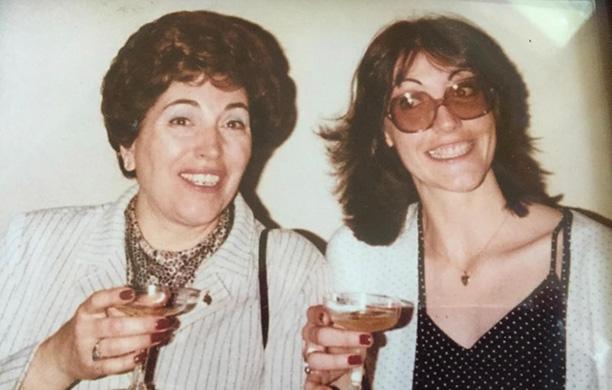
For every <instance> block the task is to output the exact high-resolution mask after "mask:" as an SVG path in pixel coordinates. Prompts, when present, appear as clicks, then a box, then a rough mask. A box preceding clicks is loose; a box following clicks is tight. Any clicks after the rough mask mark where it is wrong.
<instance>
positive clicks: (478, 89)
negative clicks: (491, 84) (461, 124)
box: [444, 79, 492, 119]
mask: <svg viewBox="0 0 612 390" xmlns="http://www.w3.org/2000/svg"><path fill="white" fill-rule="evenodd" d="M444 100H445V105H446V107H447V108H448V109H449V111H450V112H452V113H453V114H454V115H456V116H457V117H459V118H461V119H474V118H478V117H480V116H483V115H484V114H486V113H487V112H489V110H490V109H491V100H492V99H491V98H490V96H489V94H487V92H485V89H484V88H483V87H482V85H480V83H479V82H478V81H477V80H476V79H468V80H464V81H461V82H459V83H457V84H455V85H453V86H452V87H450V88H449V89H448V90H447V91H446V94H445V98H444Z"/></svg>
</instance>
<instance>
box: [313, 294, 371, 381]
mask: <svg viewBox="0 0 612 390" xmlns="http://www.w3.org/2000/svg"><path fill="white" fill-rule="evenodd" d="M307 316H308V322H307V323H306V325H305V326H304V328H303V329H302V338H303V339H304V351H303V355H304V362H305V367H306V368H305V370H306V374H307V376H306V383H305V385H304V389H305V390H329V389H334V387H333V386H332V383H334V382H335V381H336V380H338V379H339V378H340V377H342V376H343V375H344V374H346V373H348V372H349V370H350V369H351V368H355V367H359V366H360V365H361V364H362V363H363V361H364V360H365V355H366V350H367V347H369V346H370V345H371V344H372V335H371V334H369V333H362V332H353V331H349V330H343V329H337V328H333V327H332V321H331V317H330V315H329V313H328V311H327V309H326V308H325V307H324V306H322V305H317V306H311V307H309V308H308V313H307Z"/></svg>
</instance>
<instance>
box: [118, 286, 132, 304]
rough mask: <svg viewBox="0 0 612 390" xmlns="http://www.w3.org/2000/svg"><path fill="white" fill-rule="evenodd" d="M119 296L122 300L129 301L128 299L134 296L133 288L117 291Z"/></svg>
mask: <svg viewBox="0 0 612 390" xmlns="http://www.w3.org/2000/svg"><path fill="white" fill-rule="evenodd" d="M119 298H121V299H123V300H124V301H129V300H130V299H132V298H134V290H132V289H129V290H123V291H121V292H120V293H119Z"/></svg>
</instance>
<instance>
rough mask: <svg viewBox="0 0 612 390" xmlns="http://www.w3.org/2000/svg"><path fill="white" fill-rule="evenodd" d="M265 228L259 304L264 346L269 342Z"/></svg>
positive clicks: (261, 246) (260, 254) (261, 243)
mask: <svg viewBox="0 0 612 390" xmlns="http://www.w3.org/2000/svg"><path fill="white" fill-rule="evenodd" d="M269 231H270V230H269V229H264V230H263V231H262V232H261V235H260V236H259V304H260V309H261V337H262V342H263V347H264V349H266V345H267V344H268V320H269V309H268V272H267V270H266V249H267V247H268V232H269Z"/></svg>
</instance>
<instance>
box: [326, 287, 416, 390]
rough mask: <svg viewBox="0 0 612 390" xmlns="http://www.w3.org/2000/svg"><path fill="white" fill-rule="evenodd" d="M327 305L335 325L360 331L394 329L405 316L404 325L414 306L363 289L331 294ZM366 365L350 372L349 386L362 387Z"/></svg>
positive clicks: (353, 388) (401, 300) (327, 299)
mask: <svg viewBox="0 0 612 390" xmlns="http://www.w3.org/2000/svg"><path fill="white" fill-rule="evenodd" d="M324 304H325V307H326V308H327V309H328V311H329V314H330V316H331V319H332V322H333V326H334V327H336V328H340V329H346V330H352V331H358V332H370V333H373V332H381V331H384V330H388V329H391V328H393V327H394V326H396V325H397V324H398V322H399V321H400V318H402V324H403V325H405V324H407V323H408V322H409V321H410V318H411V317H412V312H413V310H414V305H413V304H412V303H411V302H409V301H405V300H403V299H399V298H395V297H390V296H386V295H378V294H368V293H363V292H341V293H332V294H330V295H329V296H327V297H326V298H325V301H324ZM362 378H363V365H361V366H360V367H356V368H353V369H352V370H351V373H350V380H351V385H350V389H352V390H360V389H361V381H362Z"/></svg>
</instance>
